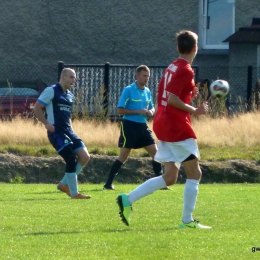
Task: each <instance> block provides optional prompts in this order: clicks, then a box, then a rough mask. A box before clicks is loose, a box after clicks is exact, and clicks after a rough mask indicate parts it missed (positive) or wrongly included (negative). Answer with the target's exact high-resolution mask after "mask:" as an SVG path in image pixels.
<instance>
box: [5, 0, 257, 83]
mask: <svg viewBox="0 0 260 260" xmlns="http://www.w3.org/2000/svg"><path fill="white" fill-rule="evenodd" d="M201 1H202V0H197V1H194V0H175V1H172V0H164V1H161V0H150V1H148V0H144V1H134V0H124V1H120V0H106V1H104V0H77V1H72V0H55V1H50V0H35V1H29V0H20V1H17V0H9V1H2V3H1V8H0V25H1V27H0V28H1V29H0V60H1V63H0V69H1V74H0V80H3V79H7V78H9V79H10V78H13V79H15V78H17V79H21V77H24V78H25V79H35V78H38V77H41V78H43V79H44V81H46V82H47V83H50V82H52V81H56V79H57V62H58V61H59V60H62V61H64V62H65V63H85V64H91V63H92V64H100V63H102V64H103V63H105V62H107V61H109V62H111V63H119V64H148V65H167V64H169V63H170V62H171V61H172V60H173V59H175V58H177V56H178V54H177V52H176V42H175V33H176V32H177V31H179V30H181V29H189V30H192V31H195V32H196V33H198V31H199V15H200V14H199V5H200V2H201ZM259 14H260V4H259V0H257V1H256V0H236V30H237V29H238V28H239V27H241V26H247V25H250V24H251V20H252V18H253V17H254V16H259ZM228 54H229V53H228V51H226V52H225V53H223V52H218V51H214V50H213V51H210V52H204V53H203V52H202V53H200V52H199V53H198V56H197V58H196V59H195V61H194V64H196V65H199V66H201V68H208V67H214V66H215V67H221V66H222V67H226V66H227V64H228ZM220 70H221V69H220ZM209 71H210V70H209V69H208V70H204V69H203V71H202V70H200V72H201V73H202V74H201V77H207V78H209V79H211V78H212V79H214V78H215V77H216V74H217V75H222V73H224V71H225V69H224V70H223V69H222V70H221V71H219V72H217V73H215V74H214V73H213V74H211V73H209Z"/></svg>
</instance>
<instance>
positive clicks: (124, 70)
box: [58, 62, 260, 116]
mask: <svg viewBox="0 0 260 260" xmlns="http://www.w3.org/2000/svg"><path fill="white" fill-rule="evenodd" d="M65 67H70V68H73V69H75V71H76V73H77V81H76V85H75V87H74V90H73V92H74V94H75V96H76V97H78V96H79V95H78V94H79V93H80V94H81V95H80V102H78V103H77V106H78V107H79V110H82V109H87V111H88V113H90V114H95V112H96V111H99V112H101V111H102V109H105V110H106V111H108V113H109V114H110V115H112V116H116V114H117V113H116V111H117V103H118V100H119V97H120V94H121V92H122V90H123V88H124V87H125V86H127V85H129V84H131V83H132V82H134V80H135V69H136V67H137V65H122V64H120V65H118V64H110V63H105V64H102V65H82V64H80V65H79V64H64V63H63V62H60V63H59V64H58V77H59V75H60V72H61V70H62V69H63V68H65ZM166 67H167V66H153V65H152V66H149V68H150V72H151V75H150V80H149V83H148V87H149V89H150V90H151V93H152V96H153V99H154V100H153V101H154V103H156V101H155V98H156V89H157V86H158V82H159V81H160V79H161V77H162V75H163V72H164V70H165V68H166ZM192 67H193V70H194V72H195V81H196V83H199V85H201V86H203V85H204V84H207V87H209V85H210V83H211V82H212V81H214V80H216V79H224V80H227V81H228V82H229V83H230V94H229V97H228V102H227V106H229V108H228V109H229V110H230V111H238V110H240V111H241V110H253V109H256V108H258V107H259V106H258V103H256V102H258V100H257V98H256V96H259V94H258V93H259V91H258V89H256V88H255V86H256V82H257V80H258V79H259V78H260V68H253V67H252V66H248V67H228V66H227V67H199V66H196V65H194V66H192Z"/></svg>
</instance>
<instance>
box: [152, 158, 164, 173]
mask: <svg viewBox="0 0 260 260" xmlns="http://www.w3.org/2000/svg"><path fill="white" fill-rule="evenodd" d="M152 165H153V171H154V173H155V175H156V176H161V175H162V174H163V170H162V164H161V163H159V162H156V161H155V160H152Z"/></svg>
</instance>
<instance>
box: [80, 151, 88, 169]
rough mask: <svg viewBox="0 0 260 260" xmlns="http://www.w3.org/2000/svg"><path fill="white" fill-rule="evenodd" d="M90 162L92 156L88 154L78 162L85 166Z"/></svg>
mask: <svg viewBox="0 0 260 260" xmlns="http://www.w3.org/2000/svg"><path fill="white" fill-rule="evenodd" d="M89 160H90V155H89V153H86V154H85V155H84V156H82V157H80V158H78V162H79V163H80V164H81V165H82V166H85V165H86V164H87V163H88V162H89Z"/></svg>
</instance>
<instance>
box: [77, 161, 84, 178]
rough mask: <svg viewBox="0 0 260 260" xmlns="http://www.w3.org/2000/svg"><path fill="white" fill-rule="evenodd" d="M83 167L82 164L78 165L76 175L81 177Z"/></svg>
mask: <svg viewBox="0 0 260 260" xmlns="http://www.w3.org/2000/svg"><path fill="white" fill-rule="evenodd" d="M82 169H83V166H82V165H81V164H80V163H77V165H76V174H77V175H79V174H80V172H81V171H82Z"/></svg>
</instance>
